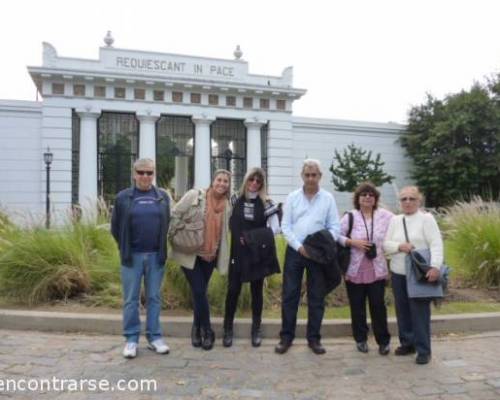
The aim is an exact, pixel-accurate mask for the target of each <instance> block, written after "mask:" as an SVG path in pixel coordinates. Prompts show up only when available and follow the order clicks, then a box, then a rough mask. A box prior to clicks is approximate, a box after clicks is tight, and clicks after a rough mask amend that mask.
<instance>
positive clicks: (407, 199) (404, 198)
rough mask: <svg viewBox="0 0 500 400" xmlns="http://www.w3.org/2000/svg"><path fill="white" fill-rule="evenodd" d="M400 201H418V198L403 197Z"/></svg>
mask: <svg viewBox="0 0 500 400" xmlns="http://www.w3.org/2000/svg"><path fill="white" fill-rule="evenodd" d="M399 201H401V202H403V201H417V198H416V197H401V198H400V199H399Z"/></svg>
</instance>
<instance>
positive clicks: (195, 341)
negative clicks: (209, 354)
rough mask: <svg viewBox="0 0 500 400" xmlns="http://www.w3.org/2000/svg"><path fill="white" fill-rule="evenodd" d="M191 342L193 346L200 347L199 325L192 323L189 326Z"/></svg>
mask: <svg viewBox="0 0 500 400" xmlns="http://www.w3.org/2000/svg"><path fill="white" fill-rule="evenodd" d="M191 344H192V345H193V347H201V330H200V327H199V326H197V325H196V324H194V323H193V327H192V328H191Z"/></svg>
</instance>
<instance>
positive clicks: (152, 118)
mask: <svg viewBox="0 0 500 400" xmlns="http://www.w3.org/2000/svg"><path fill="white" fill-rule="evenodd" d="M136 117H137V119H138V120H139V122H141V123H143V122H146V123H147V122H151V123H155V122H156V121H158V120H159V119H160V114H153V113H152V112H151V110H146V111H144V112H138V113H137V114H136Z"/></svg>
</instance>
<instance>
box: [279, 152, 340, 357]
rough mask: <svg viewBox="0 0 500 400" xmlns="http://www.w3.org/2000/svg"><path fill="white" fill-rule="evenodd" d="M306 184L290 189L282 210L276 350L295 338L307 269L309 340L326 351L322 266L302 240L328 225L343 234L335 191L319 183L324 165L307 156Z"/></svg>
mask: <svg viewBox="0 0 500 400" xmlns="http://www.w3.org/2000/svg"><path fill="white" fill-rule="evenodd" d="M301 176H302V180H303V181H304V186H303V187H302V188H300V189H297V190H295V191H294V192H292V193H290V194H289V195H288V197H287V200H286V203H285V208H284V212H283V220H282V231H283V234H284V235H285V238H286V240H287V242H288V247H287V249H286V256H285V268H284V272H283V292H282V305H281V318H282V325H281V332H280V338H281V340H280V342H279V344H278V345H277V346H276V348H275V351H276V353H278V354H284V353H286V352H287V351H288V349H289V348H290V346H291V345H292V342H293V339H294V338H295V327H296V324H297V311H298V306H299V302H300V290H301V286H302V277H303V275H304V269H306V271H307V307H308V321H307V341H308V344H309V347H310V348H311V350H312V351H313V352H314V353H315V354H324V353H325V352H326V351H325V349H324V347H323V346H322V345H321V335H320V329H321V322H322V320H323V314H324V311H325V281H324V276H323V272H322V269H321V267H319V266H318V264H316V263H315V262H314V261H312V260H311V259H310V258H309V255H308V254H307V252H306V250H305V248H304V246H303V242H304V239H305V238H306V237H307V236H308V235H310V234H312V233H315V232H317V231H320V230H322V229H328V230H329V231H330V233H331V234H332V236H333V238H334V239H335V240H337V239H338V237H339V234H340V223H339V217H338V211H337V205H336V203H335V199H334V198H333V196H332V194H331V193H330V192H328V191H326V190H323V189H321V188H320V186H319V182H320V180H321V176H322V173H321V166H320V163H319V161H317V160H311V159H308V160H304V163H303V166H302V172H301Z"/></svg>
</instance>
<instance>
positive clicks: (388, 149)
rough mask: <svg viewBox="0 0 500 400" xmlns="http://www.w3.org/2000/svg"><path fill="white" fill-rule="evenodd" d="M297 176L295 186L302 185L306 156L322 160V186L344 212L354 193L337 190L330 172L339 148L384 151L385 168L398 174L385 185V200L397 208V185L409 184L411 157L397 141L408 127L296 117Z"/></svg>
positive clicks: (385, 202)
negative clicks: (406, 154) (352, 144)
mask: <svg viewBox="0 0 500 400" xmlns="http://www.w3.org/2000/svg"><path fill="white" fill-rule="evenodd" d="M292 121H293V135H292V137H293V151H292V153H293V176H292V186H293V187H300V186H301V185H302V180H301V178H300V176H299V175H300V170H301V168H302V162H303V160H304V159H305V158H316V159H318V160H320V162H321V165H322V169H323V179H322V181H321V186H322V187H323V188H324V189H327V190H329V191H330V192H332V193H334V195H335V199H336V200H337V205H338V207H339V211H340V212H341V213H343V212H344V211H346V210H349V209H351V208H352V194H351V193H341V192H336V191H335V190H334V187H333V183H332V182H331V178H332V174H331V172H330V171H329V168H330V165H331V163H332V160H333V156H334V151H335V149H337V150H339V151H340V152H342V150H343V149H344V148H345V147H347V146H348V145H349V144H351V143H354V144H355V145H357V146H360V147H362V148H363V149H366V150H372V152H373V155H374V156H375V155H376V154H377V153H380V154H381V160H382V161H383V162H385V165H384V167H383V168H384V171H385V172H386V173H388V174H390V175H394V176H396V179H395V181H394V182H393V184H390V185H388V184H385V185H384V186H383V187H382V188H381V192H382V196H381V202H382V203H384V204H386V205H387V206H389V207H390V208H391V209H394V208H395V207H396V205H397V197H396V190H395V188H398V187H399V188H400V187H402V186H404V185H406V184H408V183H410V180H409V178H408V175H409V160H408V159H407V158H406V157H405V155H404V150H403V149H402V148H401V146H400V145H399V144H398V143H397V142H396V141H397V139H398V137H399V134H400V132H401V131H402V129H404V126H403V125H399V124H393V123H388V124H383V123H372V122H360V121H343V120H333V119H332V120H329V119H318V118H300V117H293V118H292Z"/></svg>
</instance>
